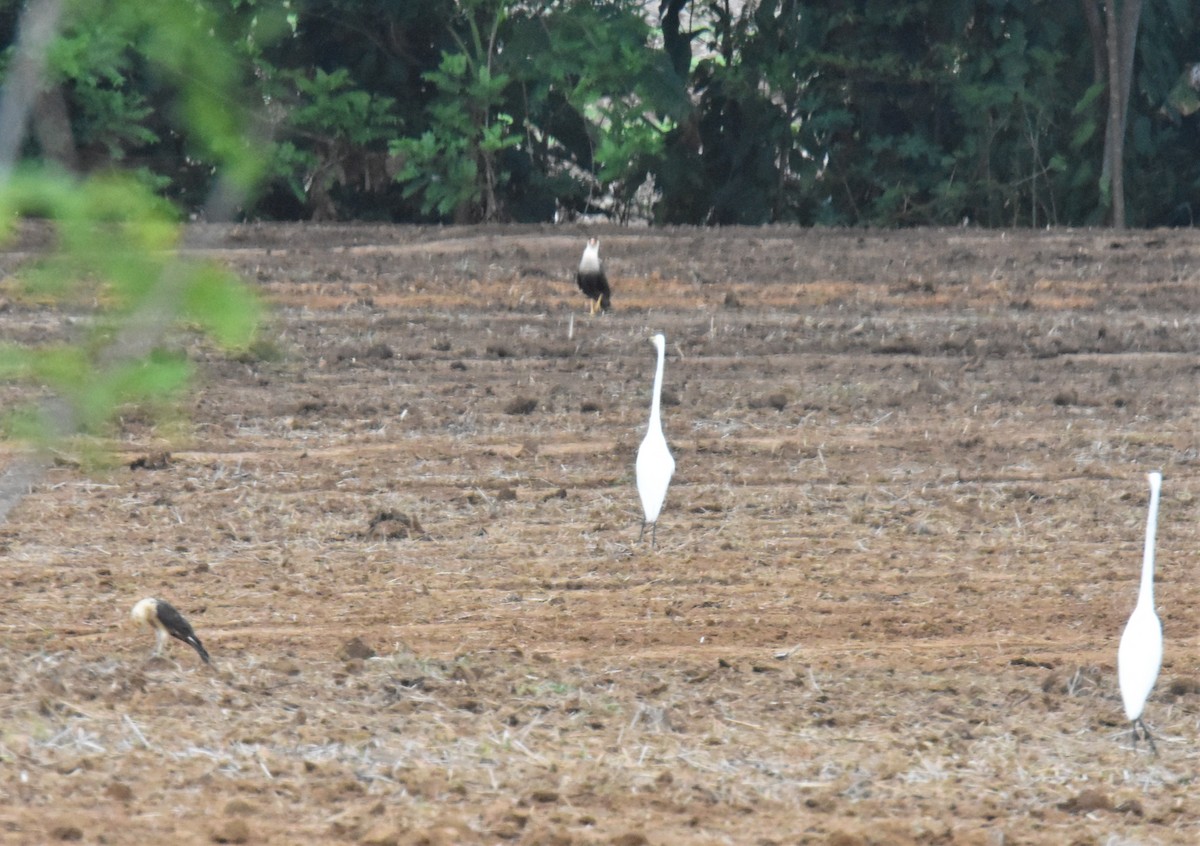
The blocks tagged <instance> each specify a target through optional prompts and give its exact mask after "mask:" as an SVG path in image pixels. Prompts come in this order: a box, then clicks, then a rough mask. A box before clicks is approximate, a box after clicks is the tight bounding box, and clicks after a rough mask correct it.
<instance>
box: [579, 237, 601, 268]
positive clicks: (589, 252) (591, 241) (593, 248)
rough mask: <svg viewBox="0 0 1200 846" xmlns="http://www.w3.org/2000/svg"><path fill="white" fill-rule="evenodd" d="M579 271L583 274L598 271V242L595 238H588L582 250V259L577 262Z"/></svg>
mask: <svg viewBox="0 0 1200 846" xmlns="http://www.w3.org/2000/svg"><path fill="white" fill-rule="evenodd" d="M579 269H580V270H582V271H584V272H585V273H586V272H592V273H594V272H596V271H598V270H599V269H600V242H599V241H598V240H596V239H595V238H588V242H587V246H586V247H584V248H583V258H581V259H580V260H579Z"/></svg>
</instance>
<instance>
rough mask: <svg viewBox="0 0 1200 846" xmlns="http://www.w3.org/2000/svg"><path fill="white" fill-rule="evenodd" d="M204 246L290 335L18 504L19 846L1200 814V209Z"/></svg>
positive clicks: (284, 239)
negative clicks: (648, 510) (653, 405)
mask: <svg viewBox="0 0 1200 846" xmlns="http://www.w3.org/2000/svg"><path fill="white" fill-rule="evenodd" d="M207 234H208V236H209V238H210V241H209V243H211V244H214V245H215V246H212V247H211V248H206V252H209V253H211V254H213V255H215V256H217V257H219V258H221V259H222V260H224V261H226V262H228V263H229V264H230V265H232V266H233V267H235V268H236V269H237V270H239V271H240V272H241V273H243V274H244V276H245V277H246V278H247V279H248V280H250V281H251V282H252V283H253V284H254V285H255V286H256V287H257V288H258V289H259V290H260V291H261V293H262V295H263V297H264V298H265V299H266V300H267V301H268V302H269V303H270V304H271V306H272V308H271V310H270V312H269V315H268V319H267V322H266V325H265V326H264V327H263V330H262V335H261V338H260V341H259V342H258V343H257V344H256V345H255V347H254V348H253V349H252V350H251V351H250V352H249V353H246V354H241V355H237V356H227V355H224V354H222V353H220V352H218V351H216V350H214V349H213V348H212V347H211V346H210V345H209V344H207V343H206V342H203V341H201V340H200V339H199V338H197V337H195V336H193V335H191V334H188V333H186V332H183V333H181V334H179V335H178V336H177V337H175V338H173V339H172V341H171V343H174V344H179V345H183V346H184V347H185V348H186V349H187V352H188V355H189V356H190V358H191V359H192V360H193V361H194V362H195V364H196V368H197V377H196V381H195V390H194V391H193V393H192V394H191V395H190V396H189V397H188V399H187V400H186V401H185V403H184V405H185V408H184V413H183V414H181V415H179V417H178V419H177V420H173V421H170V420H169V421H166V422H162V421H159V422H154V419H153V418H151V417H150V416H149V415H147V414H146V413H145V410H144V409H132V408H131V409H129V410H128V413H127V414H125V415H124V416H123V418H122V421H121V424H120V429H119V431H118V432H117V433H116V441H115V443H116V450H117V454H116V458H115V460H114V462H113V464H112V466H111V467H110V468H109V469H107V470H93V471H89V470H86V469H84V468H83V467H81V466H80V465H79V464H78V462H76V461H75V458H76V456H74V455H73V454H72V453H71V452H70V451H67V452H65V453H64V454H63V455H61V456H60V461H59V462H58V463H57V465H56V466H55V467H54V468H53V469H52V470H51V471H50V472H49V473H48V474H46V475H45V476H44V477H43V478H42V479H41V480H40V481H39V483H38V484H37V485H36V486H35V488H34V489H33V490H32V491H31V492H30V493H29V495H28V496H27V497H25V499H24V500H23V501H22V502H21V504H20V505H19V506H18V507H17V509H16V510H15V511H14V512H13V513H12V515H11V517H10V519H9V521H8V522H7V523H6V524H5V525H3V526H0V562H2V565H3V570H4V576H5V578H6V580H7V582H6V584H7V588H6V590H5V593H4V601H3V603H0V673H2V674H3V679H4V682H3V684H2V685H0V716H2V722H0V725H2V727H3V734H2V736H0V842H2V843H6V844H7V843H13V844H45V843H53V842H60V841H80V842H84V843H97V844H100V843H103V844H115V845H116V846H125V845H126V844H129V845H130V846H132V844H138V846H145V845H146V844H168V843H169V844H207V843H214V842H215V843H272V844H298V845H299V846H308V845H309V844H338V843H347V844H363V846H387V844H398V846H416V844H447V846H449V844H504V843H520V844H563V846H565V845H566V844H620V845H621V846H637V844H656V845H658V844H664V845H665V844H723V843H732V844H764V845H765V844H810V843H811V844H825V843H828V844H837V845H838V846H853V844H929V843H940V844H979V845H980V846H1003V844H1014V843H1022V844H1024V843H1037V844H1042V843H1045V844H1068V843H1072V844H1117V843H1139V844H1145V843H1196V842H1200V794H1197V790H1196V779H1197V775H1198V766H1200V745H1198V744H1197V735H1198V734H1200V655H1198V652H1197V649H1198V646H1200V613H1198V611H1200V578H1198V576H1197V574H1198V573H1200V520H1198V519H1197V516H1198V515H1197V499H1198V498H1200V464H1198V458H1200V452H1198V447H1200V431H1198V429H1200V402H1198V399H1200V398H1198V396H1197V379H1198V373H1200V235H1197V234H1196V233H1193V232H1186V231H1183V232H1130V233H1112V232H1105V231H1050V232H1039V233H1024V232H1023V233H1017V232H1007V233H1000V232H993V233H984V232H978V231H972V230H945V231H929V230H920V231H906V232H891V233H881V232H854V231H820V230H794V229H727V230H715V231H703V230H687V229H668V230H656V229H650V230H636V229H617V228H606V227H597V228H592V229H584V228H582V227H578V228H577V227H569V228H564V227H559V228H551V227H545V228H533V227H494V228H483V227H473V228H446V229H436V228H428V229H420V228H390V227H367V226H357V227H333V226H329V227H320V226H265V225H264V226H238V227H226V228H220V229H209V230H207ZM589 234H594V235H598V236H599V237H600V239H601V252H602V255H603V256H604V257H605V258H606V261H607V267H608V272H609V276H610V278H611V281H612V286H613V309H612V311H611V312H609V313H607V314H603V315H600V316H595V317H591V316H589V315H588V313H587V301H586V300H585V299H584V298H583V296H582V295H581V294H579V293H578V292H577V291H576V290H575V287H574V281H573V271H574V265H575V263H576V262H577V261H578V256H579V254H580V251H581V249H582V246H583V243H584V241H585V239H586V237H587V236H588V235H589ZM34 246H35V245H33V244H27V245H26V247H25V248H24V249H23V251H17V250H14V251H10V252H9V253H7V254H4V255H0V269H2V270H3V273H4V274H12V273H13V272H14V271H15V270H16V268H17V267H18V266H19V265H20V264H21V263H23V262H24V261H26V260H28V259H29V258H30V257H31V256H32V255H34V253H35V252H36V250H35V249H34ZM78 318H79V315H72V314H63V313H59V312H54V311H50V310H48V309H46V308H44V307H42V306H39V305H38V304H37V303H33V302H27V301H24V300H22V299H21V298H20V297H17V296H14V295H12V294H11V293H8V294H5V293H4V292H3V291H0V333H3V334H4V335H6V336H8V337H13V338H21V339H26V340H30V339H34V340H36V339H53V338H55V337H59V336H60V335H62V334H63V333H69V332H70V331H71V327H72V326H73V325H74V322H75V321H76V320H77V319H78ZM655 332H663V333H665V335H666V338H667V357H666V375H665V386H664V407H663V418H664V428H665V431H666V436H667V439H668V441H669V442H670V444H671V447H672V450H673V451H674V454H675V459H676V464H677V469H676V473H675V477H674V481H673V484H672V486H671V488H670V492H669V493H668V495H667V501H666V507H665V509H664V512H663V516H662V519H661V521H660V524H659V526H658V532H657V547H656V548H654V549H651V548H650V546H649V544H647V543H638V542H637V541H638V533H639V529H640V526H641V512H640V506H639V504H638V498H637V492H636V489H635V485H634V472H633V470H634V455H635V452H636V450H637V446H638V443H639V441H640V439H641V436H642V434H643V432H644V430H645V426H646V418H647V414H648V410H649V405H650V383H651V379H652V377H653V369H654V348H653V347H652V346H651V344H650V343H649V338H650V336H651V335H652V334H654V333H655ZM21 390H24V389H21ZM20 392H21V391H20V390H18V389H13V388H10V389H5V392H4V393H0V399H2V398H4V397H7V400H5V401H6V402H11V401H12V399H13V398H15V397H16V396H17V394H18V393H20ZM162 453H166V455H162ZM14 455H15V453H14V448H13V447H11V446H9V447H5V448H4V449H3V450H0V466H2V465H4V464H10V463H11V462H12V460H13V456H14ZM139 459H142V460H141V461H139ZM131 465H138V466H131ZM1152 469H1161V470H1162V471H1163V473H1164V485H1163V499H1162V511H1161V520H1160V524H1159V531H1158V562H1157V577H1158V581H1157V596H1156V599H1157V605H1158V610H1159V614H1160V616H1161V618H1162V621H1163V628H1164V631H1165V637H1166V647H1165V659H1164V664H1163V669H1162V673H1161V675H1160V676H1159V679H1158V685H1157V687H1156V689H1155V692H1154V694H1153V695H1152V696H1151V699H1150V702H1149V704H1148V705H1147V707H1146V712H1145V717H1146V722H1147V724H1148V725H1149V726H1150V728H1151V730H1152V731H1153V732H1154V735H1155V738H1156V740H1157V744H1158V750H1159V754H1158V756H1157V757H1153V756H1152V755H1151V754H1150V753H1149V752H1148V751H1147V750H1146V748H1145V746H1144V744H1139V746H1138V748H1137V749H1133V748H1132V747H1131V739H1130V732H1129V726H1128V723H1127V722H1126V720H1125V717H1124V714H1123V712H1122V707H1121V700H1120V695H1119V692H1118V687H1117V678H1116V653H1117V642H1118V639H1119V637H1120V634H1121V630H1122V627H1123V626H1124V623H1125V620H1126V618H1127V617H1128V615H1129V613H1130V611H1131V610H1132V608H1133V605H1134V601H1135V598H1136V595H1137V591H1138V574H1139V568H1140V565H1141V559H1142V545H1143V539H1144V536H1145V530H1146V510H1147V502H1148V486H1147V483H1146V472H1147V471H1149V470H1152ZM144 596H158V597H161V598H163V599H166V600H169V601H170V602H171V603H173V604H174V605H175V606H176V607H177V608H179V609H180V610H181V611H182V612H184V614H186V615H187V616H188V617H189V619H190V620H191V622H192V623H193V624H194V626H195V628H196V631H197V633H198V634H199V636H200V637H201V638H202V639H203V641H204V643H205V645H206V646H207V648H208V650H209V651H210V652H211V653H212V656H213V661H214V663H213V665H212V666H211V667H206V666H205V665H203V664H201V662H200V661H199V659H198V657H197V655H196V654H195V653H194V652H192V650H190V649H188V648H187V647H186V646H184V645H182V644H179V643H174V642H173V643H172V645H171V647H170V648H169V650H168V651H167V653H166V655H165V657H162V658H154V659H152V658H150V657H149V655H150V649H151V647H152V645H153V637H152V636H151V635H150V633H149V632H147V631H145V630H138V629H135V628H134V627H133V626H132V625H131V624H130V623H129V622H128V615H129V610H130V608H131V607H132V606H133V604H134V603H135V602H136V601H137V600H138V599H140V598H142V597H144Z"/></svg>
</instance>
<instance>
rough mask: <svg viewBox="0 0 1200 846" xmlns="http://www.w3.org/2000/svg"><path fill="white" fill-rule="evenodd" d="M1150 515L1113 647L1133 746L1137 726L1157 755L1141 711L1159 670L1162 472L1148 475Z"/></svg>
mask: <svg viewBox="0 0 1200 846" xmlns="http://www.w3.org/2000/svg"><path fill="white" fill-rule="evenodd" d="M1149 479H1150V515H1149V517H1148V518H1147V520H1146V547H1145V550H1144V552H1143V553H1142V581H1141V586H1140V587H1139V588H1138V598H1137V605H1135V606H1134V608H1133V613H1132V614H1130V615H1129V622H1128V623H1126V624H1125V631H1124V632H1123V633H1122V634H1121V645H1120V646H1119V647H1118V648H1117V680H1118V682H1120V685H1121V701H1122V703H1124V705H1125V716H1126V717H1127V718H1128V719H1129V721H1130V723H1132V725H1133V745H1134V748H1137V741H1138V726H1141V727H1142V735H1143V736H1144V737H1145V738H1146V742H1147V743H1148V744H1149V745H1150V751H1151V752H1153V753H1155V754H1158V750H1157V749H1155V747H1154V739H1153V738H1152V737H1151V736H1150V730H1149V729H1148V728H1146V724H1145V722H1143V721H1142V709H1143V708H1145V707H1146V699H1147V697H1149V696H1150V691H1152V690H1153V689H1154V682H1155V681H1157V680H1158V671H1159V669H1160V668H1161V667H1162V655H1163V636H1162V623H1160V622H1159V620H1158V614H1156V613H1155V612H1154V538H1155V535H1156V533H1157V525H1158V495H1159V491H1160V490H1161V488H1162V473H1157V472H1156V473H1151V474H1149Z"/></svg>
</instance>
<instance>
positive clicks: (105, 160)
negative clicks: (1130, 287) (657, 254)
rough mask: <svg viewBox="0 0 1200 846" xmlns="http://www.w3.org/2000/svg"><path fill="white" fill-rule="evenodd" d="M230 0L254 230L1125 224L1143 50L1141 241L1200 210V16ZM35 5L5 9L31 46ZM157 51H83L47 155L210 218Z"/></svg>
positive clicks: (1136, 173)
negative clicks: (124, 175)
mask: <svg viewBox="0 0 1200 846" xmlns="http://www.w3.org/2000/svg"><path fill="white" fill-rule="evenodd" d="M195 2H196V3H197V6H198V7H199V0H195ZM206 5H208V6H211V7H217V10H218V12H219V13H220V14H219V15H218V17H219V20H220V25H219V27H218V28H217V30H216V31H215V33H214V36H213V37H215V38H217V39H219V40H220V41H221V42H222V43H223V44H224V45H225V49H226V50H228V51H229V52H232V53H233V54H234V55H236V56H237V57H239V60H240V61H241V62H242V67H241V69H240V74H241V76H242V78H243V80H244V83H245V87H247V88H248V89H249V90H250V91H251V93H252V96H251V97H250V98H248V100H247V102H246V103H245V104H243V107H244V108H245V109H247V110H249V111H257V112H260V113H261V115H262V116H263V119H264V120H265V123H266V124H267V127H268V129H267V133H266V134H267V136H268V137H269V139H270V140H269V142H267V145H266V147H267V152H268V157H267V158H268V161H267V165H266V174H267V178H266V180H265V187H264V188H263V190H262V191H261V192H260V193H259V194H258V195H257V196H256V197H255V198H254V199H253V200H252V201H250V202H249V203H248V204H247V206H246V207H245V208H244V209H243V214H244V215H245V216H247V217H250V218H265V219H309V218H316V219H335V218H336V219H372V220H392V221H412V222H417V221H458V222H472V221H482V220H498V221H545V220H550V219H553V218H554V217H555V215H556V214H557V215H560V216H567V217H571V216H574V215H579V214H601V215H605V216H608V217H611V218H613V219H616V220H629V219H646V220H651V221H655V222H660V223H690V224H737V223H743V224H759V223H768V222H795V223H801V224H831V225H874V226H896V225H903V226H910V225H921V224H958V223H960V222H962V221H964V220H966V221H969V222H971V223H974V224H979V225H984V226H1041V225H1046V224H1054V225H1082V224H1100V223H1105V222H1110V221H1114V220H1116V221H1117V222H1118V223H1119V222H1120V218H1119V217H1118V216H1116V215H1115V214H1114V210H1113V202H1114V200H1113V197H1114V194H1113V193H1112V192H1111V191H1110V190H1109V186H1110V185H1111V184H1112V175H1111V172H1110V168H1109V167H1108V165H1106V164H1105V162H1106V161H1108V156H1109V155H1110V153H1109V149H1110V147H1109V144H1108V143H1106V133H1107V132H1108V131H1109V129H1110V123H1109V119H1110V115H1111V112H1110V109H1111V108H1112V103H1113V102H1119V101H1121V98H1120V97H1117V98H1115V100H1114V99H1113V98H1110V97H1109V95H1108V76H1109V72H1110V71H1109V68H1110V66H1111V67H1116V68H1118V70H1119V67H1120V65H1119V63H1118V64H1113V65H1110V63H1108V62H1106V60H1105V56H1106V55H1107V54H1106V50H1107V49H1108V48H1107V47H1106V45H1107V44H1109V43H1111V44H1113V45H1118V46H1120V45H1121V44H1123V43H1125V42H1124V41H1122V39H1125V40H1127V41H1129V43H1131V44H1133V45H1134V47H1135V49H1134V51H1133V54H1132V55H1133V59H1132V65H1131V72H1130V73H1129V74H1128V76H1125V75H1124V74H1121V75H1120V76H1119V78H1120V79H1123V80H1124V79H1126V78H1127V79H1129V80H1131V84H1130V86H1129V92H1128V96H1127V97H1126V98H1125V101H1124V102H1123V113H1122V114H1121V115H1120V120H1119V121H1118V122H1117V123H1116V124H1113V125H1114V126H1119V127H1121V128H1123V130H1124V136H1123V137H1124V148H1123V153H1122V152H1121V147H1120V146H1118V147H1117V148H1116V149H1117V154H1116V155H1117V159H1118V160H1123V162H1124V170H1123V173H1124V185H1123V197H1124V203H1123V205H1122V206H1121V210H1122V211H1123V212H1124V215H1125V219H1127V220H1128V222H1129V224H1131V225H1134V226H1154V225H1163V224H1185V225H1190V224H1191V223H1192V222H1193V218H1194V216H1195V215H1196V214H1200V115H1198V114H1197V110H1196V109H1195V108H1194V107H1193V106H1192V104H1193V103H1194V102H1195V101H1196V90H1197V86H1200V75H1191V74H1190V70H1191V67H1192V65H1193V64H1194V63H1195V62H1197V61H1200V55H1197V52H1198V48H1197V44H1200V41H1198V40H1197V35H1200V32H1197V29H1198V22H1200V21H1198V19H1200V11H1198V9H1197V7H1196V5H1195V4H1194V3H1192V2H1189V0H1158V1H1157V2H1154V3H1147V4H1143V3H1142V2H1141V0H1123V2H1116V5H1115V6H1113V7H1112V10H1113V11H1114V14H1113V15H1112V16H1110V17H1108V16H1106V15H1107V12H1108V7H1106V6H1104V4H1102V3H1100V2H1098V0H1080V2H1079V3H1059V2H1053V0H1007V1H1006V0H990V2H971V1H970V0H900V1H899V2H880V0H852V2H847V3H838V4H831V3H811V2H810V3H806V2H800V1H799V0H746V2H737V0H659V2H649V3H648V2H645V0H406V2H403V3H395V2H387V1H386V0H368V2H350V0H214V2H213V3H211V4H206ZM19 6H20V4H19V3H17V2H15V0H9V2H0V38H3V39H4V43H5V44H8V45H11V44H12V42H13V38H14V22H15V20H16V14H17V9H18V8H19ZM118 6H119V4H118ZM1115 12H1121V13H1122V15H1121V16H1120V17H1118V16H1117V15H1116V14H1115ZM89 20H91V21H93V22H94V21H96V20H97V19H96V18H94V17H89ZM101 20H103V19H101ZM1106 26H1108V27H1110V29H1111V28H1112V27H1117V30H1115V34H1114V37H1113V39H1111V41H1110V40H1109V39H1107V32H1108V31H1107V30H1106V29H1105V27H1106ZM155 49H161V46H159V47H155V45H153V44H148V43H147V41H146V39H143V38H139V37H138V34H137V33H136V31H132V30H131V29H130V28H129V27H124V26H117V25H113V26H107V27H106V26H94V25H93V26H90V27H89V28H88V29H86V30H85V29H81V28H75V29H71V28H68V29H67V30H66V31H64V32H63V33H62V34H61V35H60V37H59V39H58V42H57V43H56V45H55V47H54V49H53V50H52V51H51V55H50V65H51V72H52V77H53V82H54V83H55V84H56V85H57V86H58V90H60V91H62V92H63V95H62V97H61V98H58V100H59V102H57V103H47V104H46V110H45V111H46V114H47V115H51V116H52V113H53V112H54V110H55V109H56V108H57V109H59V111H58V114H59V116H60V122H59V125H60V126H61V132H60V133H55V132H46V131H43V132H39V133H36V134H35V135H34V136H33V137H31V139H30V140H29V142H28V144H27V146H26V150H25V154H26V156H27V157H29V158H34V159H48V160H55V161H59V160H61V159H62V157H63V156H64V153H63V150H68V149H70V150H74V151H76V152H75V153H74V155H73V160H72V161H63V162H61V163H62V164H64V165H67V166H68V167H71V168H74V169H82V170H84V171H94V170H98V169H104V168H107V167H110V166H112V165H115V164H120V165H122V166H123V167H125V168H133V169H135V170H136V171H137V172H138V173H139V174H140V176H141V178H142V179H143V180H144V181H145V183H146V185H147V186H149V187H150V188H151V189H152V190H154V191H157V192H159V193H160V194H163V195H166V196H168V197H170V198H172V199H175V200H177V201H179V202H180V203H182V205H183V206H184V207H185V208H190V209H195V208H197V207H199V205H200V204H201V202H202V199H203V197H204V196H205V195H206V194H207V192H208V190H209V187H210V186H209V183H210V181H211V179H212V178H213V173H214V166H215V164H216V162H217V161H218V159H219V158H220V156H221V151H219V150H213V149H206V148H204V147H202V146H197V145H196V144H194V143H193V140H192V139H189V138H187V137H185V136H182V135H181V134H180V133H179V132H178V131H177V129H176V127H177V126H178V121H177V119H176V116H175V115H173V114H172V113H171V109H170V108H167V104H168V102H169V94H170V93H171V92H172V91H173V90H174V87H173V83H172V82H171V80H169V79H167V78H165V77H164V76H163V74H162V73H161V72H160V71H156V70H155V69H156V68H158V67H161V65H162V63H161V61H157V62H156V60H155V56H154V55H153V53H152V51H153V50H155ZM1122 55H1125V54H1124V53H1122ZM5 56H6V57H10V56H11V48H10V49H9V51H7V52H6V53H5ZM5 66H6V67H7V60H6V63H5ZM1192 80H1197V81H1192ZM1122 90H1123V87H1122ZM41 125H42V126H53V125H54V123H53V121H52V120H50V119H49V118H47V120H45V121H42V123H41ZM68 132H69V135H70V137H71V138H72V139H73V141H72V144H70V145H61V144H58V143H56V141H55V138H56V137H59V138H61V135H62V133H68ZM1119 187H1120V186H1119ZM1116 196H1117V197H1120V196H1121V193H1120V192H1118V193H1117V194H1116Z"/></svg>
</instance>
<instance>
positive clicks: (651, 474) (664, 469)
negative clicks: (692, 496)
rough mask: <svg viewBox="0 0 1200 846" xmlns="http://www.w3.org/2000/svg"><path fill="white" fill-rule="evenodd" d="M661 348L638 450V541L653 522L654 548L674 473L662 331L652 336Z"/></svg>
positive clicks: (652, 538)
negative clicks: (665, 414) (665, 416)
mask: <svg viewBox="0 0 1200 846" xmlns="http://www.w3.org/2000/svg"><path fill="white" fill-rule="evenodd" d="M650 343H652V344H654V348H655V349H656V350H658V364H657V366H656V367H655V368H654V393H653V396H652V397H651V399H650V423H649V424H648V425H647V427H646V437H644V438H643V439H642V445H641V446H639V447H638V452H637V488H638V496H639V497H641V500H642V511H643V513H644V514H645V519H644V520H642V531H641V532H640V533H638V541H639V542H640V541H641V540H642V537H643V536H644V535H645V534H646V526H647V524H648V525H650V527H651V528H650V547H651V548H653V547H654V544H655V541H656V539H657V534H658V515H659V513H660V512H661V511H662V507H663V501H664V500H666V498H667V487H668V486H669V485H670V484H671V474H673V473H674V472H675V459H674V458H672V457H671V450H670V449H669V448H668V447H667V438H666V436H665V435H663V428H662V412H661V410H660V409H661V404H662V383H663V358H664V356H665V355H666V350H667V339H666V338H665V337H663V335H662V334H661V333H659V334H657V335H655V336H654V337H653V338H651V339H650Z"/></svg>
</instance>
